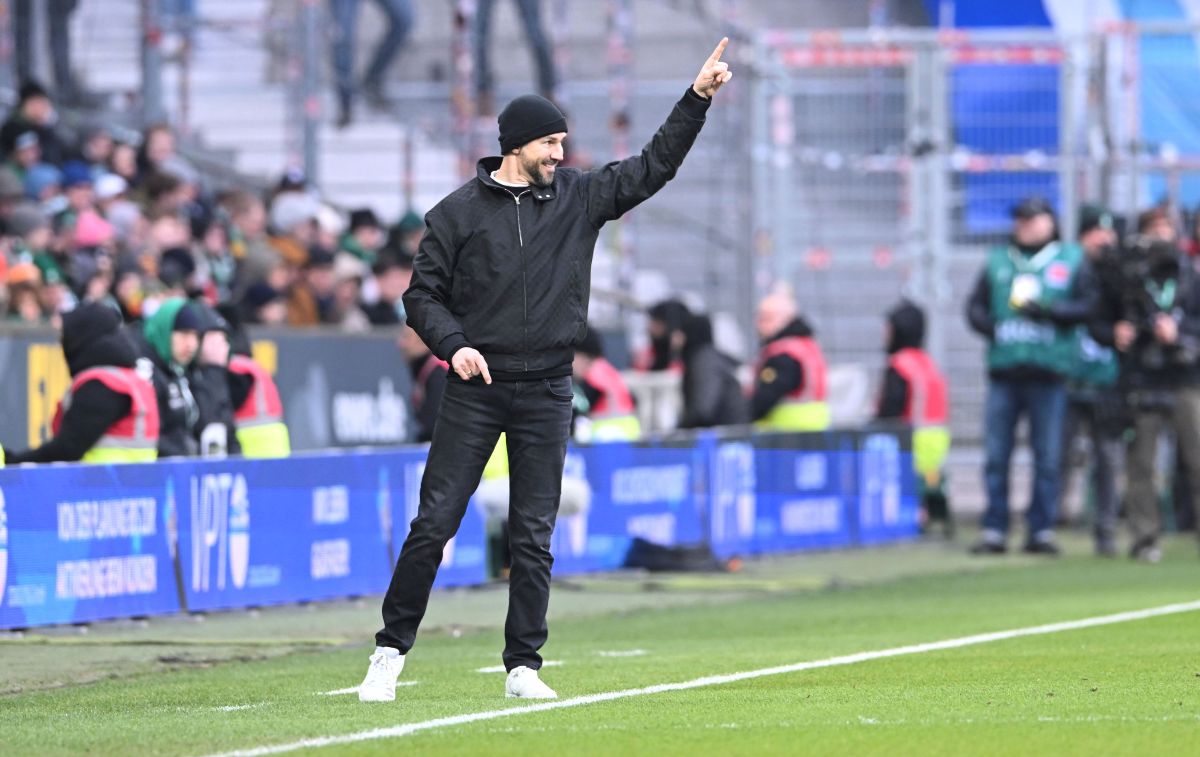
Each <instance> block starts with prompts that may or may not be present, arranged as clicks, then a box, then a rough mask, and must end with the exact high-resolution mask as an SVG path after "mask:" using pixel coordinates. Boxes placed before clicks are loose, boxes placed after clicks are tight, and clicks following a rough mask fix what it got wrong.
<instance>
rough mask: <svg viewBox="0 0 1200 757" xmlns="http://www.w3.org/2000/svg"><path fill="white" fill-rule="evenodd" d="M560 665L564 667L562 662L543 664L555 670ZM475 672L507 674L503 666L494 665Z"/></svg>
mask: <svg viewBox="0 0 1200 757" xmlns="http://www.w3.org/2000/svg"><path fill="white" fill-rule="evenodd" d="M559 665H562V660H544V661H543V662H542V667H543V668H553V667H557V666H559ZM475 672H476V673H503V672H505V669H504V666H503V665H492V666H491V667H488V668H476V669H475Z"/></svg>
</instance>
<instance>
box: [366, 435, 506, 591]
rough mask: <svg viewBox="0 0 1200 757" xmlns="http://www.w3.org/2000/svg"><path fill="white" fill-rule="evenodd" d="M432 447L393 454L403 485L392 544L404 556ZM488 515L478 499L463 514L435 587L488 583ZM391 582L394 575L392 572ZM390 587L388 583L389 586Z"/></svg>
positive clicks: (394, 469) (396, 500) (440, 568)
mask: <svg viewBox="0 0 1200 757" xmlns="http://www.w3.org/2000/svg"><path fill="white" fill-rule="evenodd" d="M428 453H429V448H428V447H417V448H411V449H406V450H403V451H400V452H398V453H395V454H394V455H393V458H394V461H393V466H392V470H393V472H394V475H395V477H396V480H397V481H398V482H399V483H400V491H399V496H397V497H396V499H395V505H394V508H393V510H394V512H395V515H394V517H393V525H392V543H393V545H394V550H395V553H396V554H397V555H398V554H399V553H400V548H401V546H402V545H403V544H404V539H405V538H406V537H407V536H408V529H409V525H410V524H411V523H412V521H413V519H414V518H416V517H417V508H418V506H419V505H420V502H421V476H422V474H424V472H425V458H426V457H428ZM484 521H485V517H484V512H483V508H482V507H479V506H478V505H477V504H476V502H475V501H474V498H472V500H471V502H470V503H469V504H468V505H467V511H466V513H464V514H463V519H462V524H461V525H460V526H459V527H458V534H457V535H455V537H454V538H453V539H451V540H450V541H449V543H447V544H446V548H445V549H444V550H443V551H442V564H441V565H440V566H439V567H438V574H437V579H436V580H435V581H434V583H433V585H434V587H435V588H445V587H448V586H470V585H474V584H481V583H483V582H484V581H486V580H487V550H486V538H485V535H484ZM388 577H389V579H390V578H391V572H390V571H389V573H388ZM385 588H386V583H385Z"/></svg>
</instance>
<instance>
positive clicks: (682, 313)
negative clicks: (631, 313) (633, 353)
mask: <svg viewBox="0 0 1200 757" xmlns="http://www.w3.org/2000/svg"><path fill="white" fill-rule="evenodd" d="M646 315H647V316H648V317H649V319H650V320H649V321H648V322H647V324H646V330H647V331H648V332H649V335H650V344H649V345H648V346H647V348H646V350H645V352H643V353H641V354H639V355H638V356H637V358H636V359H635V360H634V367H635V368H637V369H638V370H641V371H675V372H676V373H678V372H680V371H682V370H683V362H682V360H681V359H680V356H679V345H680V343H681V342H682V341H683V337H682V331H681V330H682V328H683V322H684V321H686V320H687V318H688V316H690V315H691V311H690V310H688V307H687V305H684V304H683V303H682V302H680V301H679V300H663V301H662V302H659V303H657V304H656V305H652V306H651V307H650V309H649V310H647V311H646Z"/></svg>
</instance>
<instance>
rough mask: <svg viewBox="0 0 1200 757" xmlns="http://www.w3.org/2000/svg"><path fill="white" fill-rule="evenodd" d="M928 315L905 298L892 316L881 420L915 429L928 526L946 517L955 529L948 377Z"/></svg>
mask: <svg viewBox="0 0 1200 757" xmlns="http://www.w3.org/2000/svg"><path fill="white" fill-rule="evenodd" d="M924 344H925V313H924V312H923V311H922V310H921V308H919V307H917V306H916V305H915V304H913V303H912V302H909V301H908V300H902V301H901V302H900V304H898V305H897V306H896V307H895V308H893V309H892V310H891V311H890V312H889V313H888V316H887V354H888V367H887V371H886V373H885V374H884V377H883V388H882V390H881V391H880V394H879V407H878V410H877V411H876V413H875V418H876V420H880V421H888V420H895V421H901V422H903V423H905V424H907V425H909V426H911V427H912V444H913V467H914V468H915V469H916V471H917V478H918V481H919V482H920V485H921V513H922V517H923V520H924V524H925V525H928V524H929V523H930V522H931V521H935V520H938V521H941V522H942V523H943V524H944V526H945V530H946V533H947V534H949V533H951V531H952V525H951V522H950V513H949V509H950V508H949V504H948V502H947V501H946V493H945V474H944V471H943V466H944V464H945V462H946V455H947V454H948V453H949V451H950V429H949V427H948V426H947V422H948V420H949V409H950V408H949V396H948V394H947V389H946V377H945V376H944V375H943V374H942V371H941V370H940V369H939V368H938V366H937V363H935V362H934V360H933V358H932V357H931V356H930V355H929V353H927V352H926V351H925V350H924Z"/></svg>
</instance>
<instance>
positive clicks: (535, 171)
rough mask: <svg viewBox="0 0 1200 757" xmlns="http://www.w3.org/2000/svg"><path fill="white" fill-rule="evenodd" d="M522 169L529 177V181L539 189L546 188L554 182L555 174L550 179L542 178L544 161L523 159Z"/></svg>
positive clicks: (526, 176)
mask: <svg viewBox="0 0 1200 757" xmlns="http://www.w3.org/2000/svg"><path fill="white" fill-rule="evenodd" d="M556 165H557V164H556ZM521 170H522V171H524V172H525V178H527V179H529V183H530V184H532V185H533V186H535V187H537V188H538V189H546V188H547V187H549V186H550V185H552V184H553V183H554V177H553V176H551V177H550V179H549V180H547V179H544V178H542V161H540V160H532V161H522V162H521Z"/></svg>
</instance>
